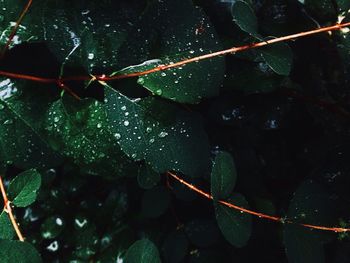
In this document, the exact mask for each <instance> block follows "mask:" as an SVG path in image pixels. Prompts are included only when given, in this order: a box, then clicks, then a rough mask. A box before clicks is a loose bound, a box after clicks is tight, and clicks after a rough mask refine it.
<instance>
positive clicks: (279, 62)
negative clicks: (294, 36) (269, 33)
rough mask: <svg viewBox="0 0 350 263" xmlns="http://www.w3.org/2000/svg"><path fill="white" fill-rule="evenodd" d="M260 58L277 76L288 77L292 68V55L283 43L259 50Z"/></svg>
mask: <svg viewBox="0 0 350 263" xmlns="http://www.w3.org/2000/svg"><path fill="white" fill-rule="evenodd" d="M261 56H262V57H263V58H264V60H265V61H266V63H267V64H268V65H269V67H270V68H271V69H272V70H273V71H274V72H276V73H277V74H279V75H284V76H288V75H289V73H290V70H291V67H292V61H293V54H292V51H291V49H290V47H289V46H288V45H287V44H285V43H278V44H274V45H271V46H268V47H264V48H262V49H261Z"/></svg>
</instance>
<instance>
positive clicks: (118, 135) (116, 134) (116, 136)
mask: <svg viewBox="0 0 350 263" xmlns="http://www.w3.org/2000/svg"><path fill="white" fill-rule="evenodd" d="M121 137H122V136H121V134H120V133H115V134H114V138H116V139H117V140H120V138H121Z"/></svg>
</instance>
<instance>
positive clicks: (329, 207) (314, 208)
mask: <svg viewBox="0 0 350 263" xmlns="http://www.w3.org/2000/svg"><path fill="white" fill-rule="evenodd" d="M331 198H332V197H331V196H330V195H329V194H328V193H327V192H326V191H325V189H323V188H322V187H321V186H320V185H318V184H317V183H315V182H312V181H311V180H309V181H305V182H303V184H302V185H300V186H299V188H298V189H297V191H296V192H295V194H294V197H293V199H292V200H291V202H290V204H289V208H288V214H287V218H288V219H290V220H293V221H294V222H300V223H303V224H312V225H319V226H332V225H336V222H335V221H336V220H335V210H334V207H335V205H334V201H332V199H331ZM334 237H335V236H334V235H332V233H328V232H325V231H317V230H310V229H308V228H305V227H302V226H298V225H295V224H286V225H285V226H284V233H283V241H284V244H285V248H286V253H287V257H288V260H289V262H298V263H314V262H315V263H316V262H317V263H322V262H326V261H325V255H324V251H323V245H324V244H326V243H328V242H330V241H332V239H334Z"/></svg>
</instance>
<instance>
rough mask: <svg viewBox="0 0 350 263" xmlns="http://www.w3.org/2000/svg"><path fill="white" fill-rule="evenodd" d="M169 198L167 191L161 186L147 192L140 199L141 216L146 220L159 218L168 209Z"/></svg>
mask: <svg viewBox="0 0 350 263" xmlns="http://www.w3.org/2000/svg"><path fill="white" fill-rule="evenodd" d="M170 198H171V197H170V194H169V191H168V190H167V189H166V188H165V187H163V186H160V187H156V188H153V189H151V190H147V191H146V192H145V193H144V195H143V197H142V205H141V213H142V215H143V216H145V217H148V218H156V217H159V216H161V215H162V214H163V213H165V212H166V210H167V209H168V207H169V204H170Z"/></svg>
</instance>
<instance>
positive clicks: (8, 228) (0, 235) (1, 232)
mask: <svg viewBox="0 0 350 263" xmlns="http://www.w3.org/2000/svg"><path fill="white" fill-rule="evenodd" d="M14 235H15V231H14V229H13V226H12V224H11V222H10V218H9V216H8V214H7V213H6V212H5V211H2V212H1V214H0V239H12V238H13V237H14Z"/></svg>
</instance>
